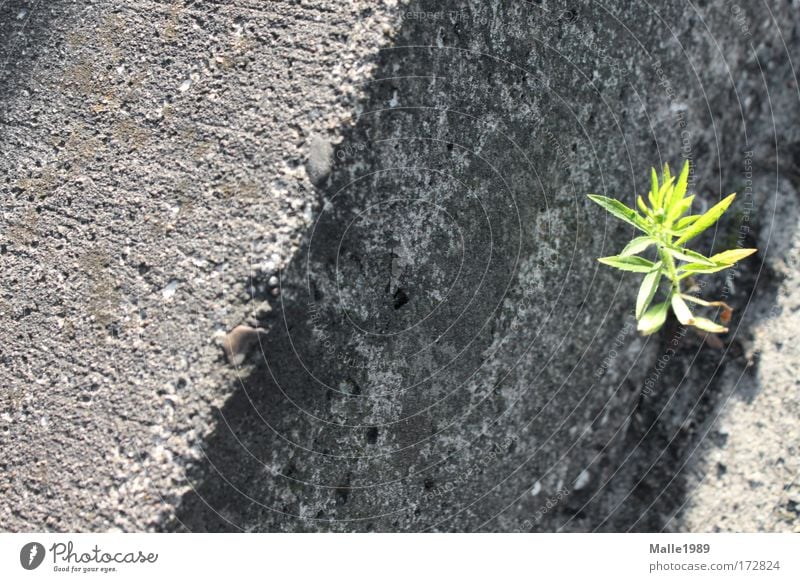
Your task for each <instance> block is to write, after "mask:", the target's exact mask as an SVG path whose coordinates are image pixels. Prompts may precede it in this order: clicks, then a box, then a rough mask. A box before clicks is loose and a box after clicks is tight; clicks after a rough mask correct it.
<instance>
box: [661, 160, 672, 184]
mask: <svg viewBox="0 0 800 582" xmlns="http://www.w3.org/2000/svg"><path fill="white" fill-rule="evenodd" d="M671 178H672V173H671V172H670V171H669V164H667V163H666V162H665V163H664V171H663V173H662V174H661V179H662V180H664V181H665V182H669V181H670V179H671Z"/></svg>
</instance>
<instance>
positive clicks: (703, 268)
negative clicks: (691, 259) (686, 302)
mask: <svg viewBox="0 0 800 582" xmlns="http://www.w3.org/2000/svg"><path fill="white" fill-rule="evenodd" d="M730 267H731V265H720V264H719V263H717V264H715V265H703V264H701V263H688V264H686V265H681V266H680V269H678V271H679V272H680V273H681V274H682V275H683V274H685V275H686V277H688V276H689V275H696V274H701V273H705V274H709V273H717V272H719V271H724V270H725V269H730ZM681 278H682V279H683V278H685V277H683V276H682V277H681Z"/></svg>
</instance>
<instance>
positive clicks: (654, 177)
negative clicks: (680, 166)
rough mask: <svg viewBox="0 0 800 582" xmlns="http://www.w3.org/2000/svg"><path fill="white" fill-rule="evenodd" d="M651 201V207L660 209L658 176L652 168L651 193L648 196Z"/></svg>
mask: <svg viewBox="0 0 800 582" xmlns="http://www.w3.org/2000/svg"><path fill="white" fill-rule="evenodd" d="M647 198H648V199H649V200H650V206H651V207H652V208H653V210H655V209H656V208H658V202H657V199H658V174H656V169H655V168H650V192H649V193H648V195H647Z"/></svg>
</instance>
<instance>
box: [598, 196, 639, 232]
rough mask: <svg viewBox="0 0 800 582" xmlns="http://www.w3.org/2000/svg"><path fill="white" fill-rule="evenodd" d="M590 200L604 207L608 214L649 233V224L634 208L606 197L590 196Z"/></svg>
mask: <svg viewBox="0 0 800 582" xmlns="http://www.w3.org/2000/svg"><path fill="white" fill-rule="evenodd" d="M589 199H590V200H591V201H592V202H595V203H596V204H599V205H600V206H602V207H603V209H605V210H606V212H609V213H610V214H613V215H614V216H616V217H617V218H619V219H620V220H623V221H625V222H627V223H628V224H631V225H633V226H635V227H636V228H638V229H639V230H642V231H644V232H647V223H646V222H645V220H644V218H642V217H641V216H640V215H639V214H638V213H637V212H636V211H635V210H634V209H633V208H628V207H627V206H625V205H624V204H623V203H622V202H620V201H619V200H614V199H613V198H607V197H606V196H598V195H597V194H589Z"/></svg>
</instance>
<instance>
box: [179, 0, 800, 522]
mask: <svg viewBox="0 0 800 582" xmlns="http://www.w3.org/2000/svg"><path fill="white" fill-rule="evenodd" d="M766 8H767V7H765V12H764V13H763V14H762V13H760V12H756V13H750V12H745V11H744V9H743V8H741V9H739V8H737V10H738V12H736V13H735V14H733V13H732V12H731V9H730V6H729V5H728V4H726V3H723V2H710V3H708V4H707V5H706V6H704V7H703V8H702V9H701V12H694V11H693V9H692V8H691V7H687V6H684V4H683V3H678V2H675V3H672V2H670V3H666V6H659V7H658V9H657V11H653V10H651V9H649V8H647V7H644V6H641V7H637V6H636V5H634V6H630V5H629V3H625V7H624V8H623V7H622V4H621V3H620V4H619V5H616V4H614V3H612V5H611V6H605V5H604V6H598V5H595V4H594V3H588V2H585V3H574V4H570V5H569V6H566V7H564V6H560V7H558V8H555V7H554V6H536V5H531V4H525V3H513V4H512V3H502V2H493V3H485V2H474V3H470V4H469V5H468V6H464V5H463V4H462V3H456V2H452V3H442V2H436V3H432V2H431V3H427V2H413V3H411V4H409V5H408V6H407V7H406V12H405V18H404V20H403V21H402V23H401V24H400V25H399V29H398V31H397V33H396V34H395V35H394V46H392V47H389V48H387V49H386V50H384V51H382V52H381V54H380V66H379V68H378V70H377V71H376V73H375V75H374V81H373V82H372V83H370V85H369V86H368V93H369V98H368V100H367V102H366V105H365V106H364V111H363V114H362V115H361V116H360V117H359V119H358V120H357V122H356V125H355V127H354V128H353V129H352V130H348V131H345V132H344V135H343V141H342V142H341V143H340V144H339V145H338V147H337V151H336V155H335V159H336V160H337V163H336V166H335V168H334V171H333V174H332V176H331V177H330V179H329V180H328V182H327V183H326V184H325V185H324V188H323V190H324V205H323V208H322V210H321V212H320V213H319V215H318V217H317V219H316V221H315V224H314V227H313V228H312V229H311V230H310V232H309V233H308V235H307V236H306V239H305V241H304V246H303V248H302V250H301V253H300V255H299V256H298V257H297V258H296V260H295V261H294V262H293V264H292V265H291V267H290V268H289V269H288V270H287V272H285V273H284V274H283V277H282V289H283V292H282V296H281V297H282V300H281V304H280V305H279V306H278V307H277V309H278V311H279V312H280V315H279V317H278V320H277V321H276V323H275V325H274V326H273V328H272V330H271V332H270V335H269V336H268V337H267V338H266V340H265V341H264V343H263V345H262V348H263V353H262V356H259V357H260V362H259V363H257V364H256V367H255V368H254V370H253V371H252V372H251V373H250V374H249V375H248V376H247V378H245V379H244V381H243V386H242V388H241V390H239V391H238V392H237V393H236V394H235V395H234V396H233V397H232V398H231V399H230V400H229V401H228V402H227V403H226V405H225V406H224V407H223V408H222V410H221V411H220V425H219V428H218V430H217V432H216V433H215V434H214V435H212V436H211V437H210V438H209V439H208V441H207V447H206V451H207V453H208V462H207V463H206V464H205V465H202V466H201V467H199V469H198V471H197V472H196V473H195V475H196V476H197V483H196V490H195V491H194V492H193V493H192V494H190V495H189V496H187V498H186V499H185V500H184V504H183V506H182V508H181V510H180V511H179V513H178V517H179V518H180V520H181V521H180V523H178V522H176V523H175V527H178V528H180V527H185V528H186V529H189V530H218V529H231V530H235V529H244V530H284V531H304V530H318V529H325V530H368V531H369V530H459V531H460V530H475V529H479V530H480V529H484V530H502V531H508V530H526V531H527V530H554V529H565V530H592V529H630V528H634V529H637V528H638V529H663V528H668V527H674V528H679V527H680V524H672V525H670V521H671V518H673V517H674V516H675V515H676V514H677V512H679V511H680V508H681V507H683V505H685V503H686V494H687V491H688V487H687V486H686V478H685V477H684V476H683V474H682V473H681V472H679V471H677V472H676V471H674V470H673V473H672V474H671V475H670V477H675V478H676V479H675V480H674V483H675V487H666V486H663V487H661V488H658V489H655V490H652V489H648V490H647V491H645V489H646V488H648V487H650V488H652V486H653V481H652V480H648V479H652V478H653V476H658V477H661V476H663V472H659V471H650V470H649V469H650V468H651V465H653V464H656V465H657V466H658V468H659V469H663V470H667V469H668V468H669V466H670V462H671V461H674V460H675V458H676V456H675V452H674V451H673V448H674V445H679V446H680V447H681V451H680V455H678V458H679V460H684V457H686V455H685V454H684V450H683V449H685V448H687V447H689V446H691V444H692V443H695V442H696V440H697V438H696V435H695V434H694V433H691V434H689V433H686V432H685V431H684V432H683V433H682V432H680V431H679V430H676V427H678V428H679V427H682V426H688V425H691V424H692V423H693V422H695V423H699V422H700V421H701V420H705V419H707V418H709V415H708V414H705V413H703V407H701V406H698V403H700V402H702V397H703V395H704V394H705V389H706V387H707V385H708V381H709V380H710V379H713V378H714V377H715V369H716V366H717V365H718V364H720V365H723V366H724V365H725V363H726V361H727V360H728V359H730V356H729V354H728V352H727V351H726V352H722V353H719V352H713V351H711V350H707V349H706V350H703V351H701V352H700V353H698V354H695V353H694V352H698V350H699V348H700V347H701V346H702V342H699V341H697V340H693V339H690V340H687V342H685V345H684V346H683V347H682V349H681V352H680V353H681V355H680V357H678V358H676V359H675V362H674V366H673V367H672V368H670V369H671V370H675V369H677V366H678V365H680V366H683V364H684V363H692V365H693V368H692V369H693V370H694V371H695V377H694V379H693V384H692V386H691V388H690V389H684V388H683V387H682V386H681V384H680V382H679V380H680V378H678V379H677V380H676V381H675V382H674V384H672V386H673V388H670V390H669V393H670V394H671V395H677V396H676V397H674V398H671V399H669V403H670V405H671V407H670V408H668V409H667V411H668V414H667V415H653V417H658V420H657V421H655V422H653V423H651V426H650V429H648V430H644V429H643V427H644V426H645V424H646V419H651V418H650V416H651V414H652V410H651V409H649V408H648V406H652V404H649V405H648V404H642V397H641V395H640V394H641V391H642V387H643V385H644V384H645V382H646V381H647V379H648V377H649V375H650V373H651V367H650V365H651V363H652V362H653V361H654V359H655V358H656V357H657V356H658V355H659V351H660V350H662V349H663V347H662V344H663V343H664V342H665V341H669V335H668V334H665V337H666V339H662V338H661V337H657V338H651V339H650V340H647V341H645V340H642V339H640V338H637V337H636V335H635V333H634V332H633V331H632V326H631V322H630V320H629V319H626V316H627V315H628V314H629V313H630V309H631V305H632V296H633V285H632V281H635V280H636V279H635V278H631V279H627V278H625V279H621V278H620V277H619V276H618V275H617V274H616V273H614V272H610V271H608V270H605V269H598V268H597V264H596V263H595V262H594V257H596V256H600V255H603V254H611V253H613V252H614V251H616V250H618V249H619V248H620V247H621V245H622V242H623V240H624V238H625V237H626V236H628V235H629V232H628V230H627V229H625V228H623V227H622V226H620V225H619V224H617V223H615V222H613V221H607V218H606V217H605V216H604V215H603V214H602V213H601V212H599V211H598V210H597V209H596V208H592V207H589V206H588V205H587V203H586V201H585V198H584V194H585V193H587V192H590V191H595V192H599V193H603V194H609V193H610V194H614V195H618V196H622V197H623V198H625V199H626V200H628V201H631V202H632V200H633V194H634V192H640V191H641V190H642V189H643V188H646V187H647V184H646V183H644V182H645V181H643V178H644V177H645V176H646V175H647V170H648V168H649V166H650V165H651V164H652V163H654V162H658V161H665V160H666V161H671V162H673V163H678V162H679V160H680V158H681V157H690V158H691V159H692V161H693V163H694V164H695V166H696V168H697V169H698V171H697V173H696V174H695V175H694V176H693V177H692V184H693V186H696V187H697V188H698V190H699V191H698V193H699V194H700V195H701V198H702V200H703V202H702V203H704V204H710V203H711V202H712V201H713V200H714V199H716V198H717V197H718V196H719V195H720V193H721V192H725V193H727V191H730V190H731V189H735V188H737V187H738V186H737V185H738V184H740V183H742V182H743V180H744V177H745V175H746V169H745V165H744V159H745V157H746V156H745V154H744V152H745V151H749V150H753V151H754V152H755V153H754V154H753V156H749V157H748V159H750V163H751V165H752V164H754V165H755V166H756V169H757V171H759V172H762V173H763V172H765V171H766V169H767V168H769V166H770V164H772V165H774V162H775V158H776V156H777V155H778V151H777V150H776V147H775V141H776V136H777V137H778V139H779V142H783V141H786V142H787V143H790V144H796V143H797V142H798V135H797V134H796V129H795V128H796V127H797V126H796V121H797V117H798V109H797V107H796V104H797V90H796V89H797V88H796V85H795V84H794V83H793V77H792V76H791V75H790V74H788V73H790V71H791V69H790V67H789V64H788V55H787V53H786V47H785V46H784V45H783V44H781V36H780V34H783V35H784V38H787V39H788V38H791V37H792V35H791V32H792V31H793V30H794V26H795V23H794V22H793V21H792V20H791V18H792V15H793V12H792V11H791V7H787V6H785V5H783V4H778V3H773V4H770V5H769V6H768V8H770V9H771V10H773V11H775V14H776V18H777V22H776V20H772V19H770V18H768V16H769V12H766ZM734 16H736V17H737V18H734ZM756 17H757V18H756ZM741 19H744V20H741ZM762 21H763V22H762ZM742 22H744V23H749V26H750V28H749V31H745V30H744V29H743V28H742V26H743V24H742ZM778 23H780V24H778ZM795 48H796V47H795ZM756 57H758V58H759V59H762V58H763V59H765V62H764V63H760V61H756V60H755V59H756ZM759 63H760V64H761V66H762V68H763V70H764V75H763V76H761V75H758V71H759ZM787 80H788V82H787ZM768 92H769V94H770V95H771V94H772V93H776V94H780V95H781V98H782V99H784V101H785V102H786V103H790V104H792V105H791V106H790V107H787V108H785V109H782V110H781V111H780V112H775V111H771V110H769V109H768V103H769V100H768V99H767V94H768ZM745 122H746V123H747V133H746V134H745V133H744V132H743V129H744V127H745V125H744V124H745ZM773 122H775V123H773ZM776 132H777V133H776ZM787 151H788V152H789V153H791V151H792V149H791V148H788V149H787ZM790 161H791V163H796V160H790ZM769 192H770V193H771V195H772V196H771V198H769V200H770V201H772V202H775V203H778V204H780V201H779V199H780V198H781V197H784V196H787V195H788V194H787V192H788V191H787V190H785V189H779V188H777V187H775V185H774V184H773V187H772V188H771V189H770V190H769ZM759 202H760V203H765V202H766V199H764V198H760V199H759ZM747 203H748V204H750V205H752V203H753V201H752V196H751V199H750V200H749V202H747ZM786 208H787V211H790V210H789V207H788V206H787V207H786ZM792 208H793V207H792ZM738 211H739V212H741V208H739V210H738ZM723 224H724V225H725V228H726V229H729V228H731V227H732V228H733V229H734V231H733V232H734V233H736V232H737V231H736V229H737V227H738V225H737V224H736V223H735V222H725V223H723ZM769 226H770V225H769V222H768V221H765V220H764V219H763V218H758V217H753V228H754V229H755V228H761V229H764V230H765V232H767V231H769ZM727 232H728V231H727V230H719V231H716V232H714V233H711V234H710V235H709V236H707V237H705V238H704V239H703V240H702V241H698V242H699V243H700V244H702V245H706V246H717V247H725V248H727V247H726V246H725V245H728V246H735V245H736V244H737V242H738V239H737V237H736V236H735V235H734V236H733V237H730V236H729V235H728V234H725V236H723V233H727ZM754 232H755V231H754ZM748 240H749V239H748ZM745 242H746V241H745ZM754 265H755V263H754ZM713 281H714V282H713V283H711V284H709V286H708V288H707V290H708V291H709V292H711V293H713V292H715V290H717V289H718V288H719V284H718V280H716V279H715V280H713ZM754 281H755V277H750V279H749V282H750V285H751V287H752V285H753V284H754ZM736 293H737V296H736V300H733V299H732V301H733V302H734V303H736V305H737V307H742V306H743V302H742V300H740V299H739V294H742V297H743V298H744V299H745V303H746V298H747V294H748V293H749V289H747V288H746V287H744V288H738V289H737V291H736ZM741 312H742V310H740V314H741ZM745 313H746V312H745ZM734 323H735V325H740V324H742V325H745V326H746V325H748V323H747V322H743V321H742V320H740V319H737V320H735V322H734ZM739 335H741V336H746V335H747V332H746V330H745V329H744V328H742V329H740V330H739V333H738V334H736V335H731V336H729V337H728V338H727V339H728V341H729V345H731V346H733V345H735V344H736V337H738V336H739ZM692 342H694V343H692ZM687 350H688V351H687ZM689 353H691V355H692V356H691V357H692V358H693V359H690V357H689V356H688V354H689ZM695 356H696V357H695ZM667 385H669V384H667ZM655 401H656V400H655V398H654V399H652V400H651V403H652V402H655ZM659 402H660V401H659ZM662 404H663V403H662ZM651 420H652V419H651ZM653 427H655V429H653ZM701 440H702V439H701ZM658 462H660V463H661V464H660V465H658ZM668 481H669V478H668V479H666V480H663V481H662V484H663V483H666V482H668ZM649 493H652V495H649ZM658 494H660V497H659V496H658ZM662 498H663V499H665V500H666V501H665V502H663V503H661V504H659V503H657V501H658V500H659V499H662Z"/></svg>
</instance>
